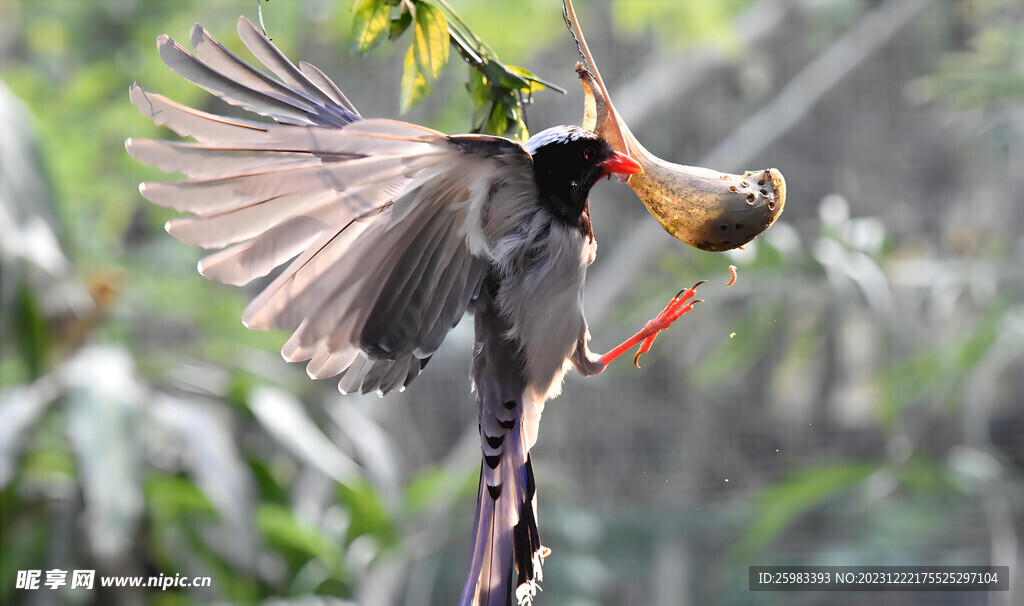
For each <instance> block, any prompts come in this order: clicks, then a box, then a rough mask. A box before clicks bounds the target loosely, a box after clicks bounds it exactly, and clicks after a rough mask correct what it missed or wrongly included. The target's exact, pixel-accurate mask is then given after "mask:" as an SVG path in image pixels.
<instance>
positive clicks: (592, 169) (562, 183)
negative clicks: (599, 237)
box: [526, 126, 641, 224]
mask: <svg viewBox="0 0 1024 606" xmlns="http://www.w3.org/2000/svg"><path fill="white" fill-rule="evenodd" d="M526 150H527V151H529V152H530V154H531V155H532V156H533V173H534V178H535V179H536V180H537V188H538V189H539V190H540V196H541V201H542V202H543V203H544V204H545V205H547V206H548V208H549V209H550V210H551V212H552V213H553V214H554V215H555V216H556V217H558V218H560V219H562V220H564V221H566V222H567V223H570V224H575V223H576V222H577V221H579V219H580V215H582V214H583V213H584V211H585V210H586V208H587V196H589V195H590V188H591V187H593V186H594V184H595V183H597V180H598V179H600V178H601V177H603V176H605V175H608V174H611V173H621V174H635V173H638V172H640V170H641V168H640V165H639V164H637V163H636V162H635V161H633V160H631V159H630V158H629V157H628V156H626V155H624V154H620V153H617V152H616V151H615V150H614V149H612V147H611V145H609V144H608V142H607V141H605V140H604V139H602V138H601V137H599V136H598V135H596V134H595V133H592V132H590V131H589V130H586V129H583V128H580V127H578V126H556V127H554V128H549V129H547V130H545V131H542V132H539V133H537V134H536V135H534V136H532V137H530V140H529V141H527V143H526Z"/></svg>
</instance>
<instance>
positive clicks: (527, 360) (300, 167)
mask: <svg viewBox="0 0 1024 606" xmlns="http://www.w3.org/2000/svg"><path fill="white" fill-rule="evenodd" d="M237 29H238V35H239V37H240V38H241V40H242V42H243V43H244V44H245V45H246V47H248V49H249V50H250V51H251V53H252V54H253V55H254V57H255V58H256V59H257V60H258V61H259V62H260V63H261V64H262V65H263V66H264V67H265V68H266V70H269V73H268V72H267V71H266V70H262V69H259V68H257V67H255V66H254V65H252V64H250V63H249V62H247V61H246V60H244V59H242V58H241V57H239V56H238V55H236V54H235V53H233V52H232V51H230V50H228V49H227V48H226V47H225V46H223V45H222V44H221V43H220V42H218V41H217V40H216V39H215V38H214V37H213V36H212V35H211V34H210V33H209V32H208V31H206V30H205V29H204V28H203V27H201V26H200V25H198V24H196V25H195V26H194V27H193V28H192V30H191V36H190V42H191V45H192V47H193V50H192V51H189V50H187V49H185V48H184V47H183V46H182V45H180V44H178V43H177V42H175V41H174V40H172V39H171V38H169V37H168V36H166V35H162V36H160V37H158V38H157V47H158V50H159V53H160V56H161V58H162V59H163V61H164V62H165V63H166V65H167V66H168V67H169V68H170V69H171V70H173V71H174V72H176V73H177V74H178V75H180V76H182V77H183V78H185V79H186V80H188V81H190V82H192V83H193V84H196V85H198V86H200V87H201V88H203V89H205V90H206V91H208V92H209V93H211V94H213V95H214V96H216V97H219V98H220V99H222V100H223V101H225V102H227V103H228V104H231V105H235V106H239V107H241V108H243V109H245V110H248V111H250V112H253V113H256V114H260V115H262V116H264V119H262V120H261V119H248V118H236V117H226V116H220V115H215V114H211V113H207V112H204V111H200V110H197V109H193V108H190V107H187V106H185V105H181V104H179V103H176V102H174V101H172V100H170V99H169V98H167V97H164V96H162V95H160V94H157V93H155V92H152V91H149V90H147V89H145V88H143V87H142V86H141V85H139V84H138V83H133V84H132V85H131V87H130V91H129V97H130V100H131V101H132V103H133V104H134V105H135V106H136V107H137V108H138V109H139V110H140V111H141V113H142V114H143V115H144V116H148V117H149V118H151V119H152V120H153V121H154V122H155V123H156V124H158V125H162V126H166V127H168V128H170V129H171V130H172V131H174V132H176V133H177V134H178V135H181V136H182V137H187V138H191V139H192V141H169V140H153V139H128V140H127V141H126V149H127V151H128V153H129V154H130V155H131V156H133V157H134V158H136V159H138V160H139V161H141V162H143V163H145V164H149V165H152V166H156V167H158V168H160V169H162V170H164V171H166V172H171V173H183V174H184V175H185V177H186V178H185V179H184V180H179V181H166V182H149V183H143V184H141V185H140V192H141V193H142V195H143V196H144V197H145V198H147V199H148V200H149V201H151V202H153V203H155V204H157V205H160V206H164V207H169V208H172V209H175V210H177V211H180V212H183V213H188V214H186V215H185V216H181V217H178V218H175V219H172V220H171V221H169V222H168V223H167V224H166V226H165V227H166V230H167V231H168V232H169V233H170V234H171V235H172V236H174V237H175V238H177V239H179V240H181V241H182V242H185V243H187V244H191V245H196V246H200V247H204V248H208V249H221V250H219V251H217V252H213V253H212V254H209V255H207V256H205V257H204V258H203V259H202V260H201V261H200V262H199V266H198V270H199V273H201V274H202V275H203V276H205V277H207V278H210V279H212V280H216V281H219V282H223V283H226V284H233V285H238V286H241V285H245V284H247V283H249V282H250V281H252V280H255V279H257V278H261V277H264V276H267V275H268V274H270V273H271V272H273V271H274V270H275V269H276V268H278V267H280V266H284V268H283V270H280V272H279V273H278V274H277V275H276V277H273V279H272V281H270V283H269V285H267V286H266V287H265V288H264V289H263V290H262V292H260V293H259V294H258V295H256V296H255V298H254V299H253V300H252V301H251V302H250V303H249V304H248V306H247V307H246V309H245V311H244V313H243V315H242V321H243V324H244V325H245V326H247V327H248V328H251V329H257V330H268V329H283V330H289V331H293V332H292V335H291V337H290V338H289V339H288V340H287V341H286V343H285V344H284V346H283V348H282V355H283V357H284V358H285V360H287V361H289V362H302V361H304V362H306V371H307V373H308V374H309V376H310V377H312V378H316V379H321V378H328V377H339V379H338V386H339V389H340V390H341V391H342V392H343V393H352V392H361V393H370V392H377V393H379V394H381V395H383V394H387V393H389V392H391V391H394V390H402V389H405V388H406V387H408V386H409V385H410V383H411V382H412V381H413V380H414V379H415V378H416V377H417V376H418V375H419V374H420V373H421V372H422V371H423V369H424V367H425V366H426V365H427V363H428V362H429V360H430V359H431V357H432V356H433V355H434V353H435V352H436V351H437V349H438V348H439V347H440V345H441V343H442V341H443V340H444V338H445V336H446V335H447V334H448V332H449V331H450V330H451V329H452V328H453V327H454V326H455V325H456V324H458V323H459V322H460V320H461V319H462V318H463V316H464V315H466V314H467V312H469V313H470V314H471V315H472V316H473V322H474V329H475V339H474V348H473V354H472V362H471V369H470V378H471V385H472V389H473V391H474V393H475V396H476V400H477V403H478V414H479V417H478V423H479V433H480V445H481V449H482V462H481V473H480V483H479V490H478V494H477V508H476V514H475V519H474V523H473V533H472V539H471V556H470V565H469V570H468V573H467V577H466V582H465V585H464V589H463V592H462V594H461V597H460V602H459V604H460V606H498V605H505V604H512V603H516V604H519V605H520V606H522V605H527V604H532V602H533V600H534V598H535V596H536V595H537V591H538V583H539V582H540V581H541V579H542V560H543V558H544V557H546V556H547V554H548V553H549V552H550V550H548V548H546V547H545V546H543V545H542V544H541V542H540V537H539V529H538V525H537V486H536V482H535V478H534V473H533V463H532V459H531V456H530V450H531V448H532V447H533V446H534V444H535V443H536V441H537V432H538V427H539V423H540V417H541V414H542V412H543V410H544V404H545V402H546V401H548V400H550V399H552V398H554V397H556V396H557V395H559V393H560V392H561V389H562V382H563V378H564V377H565V375H566V373H567V372H568V371H569V370H570V369H572V368H575V369H576V371H578V372H579V373H580V374H582V375H588V376H589V375H595V374H598V373H600V372H601V371H603V370H604V369H605V368H606V367H607V365H608V364H609V363H610V362H611V361H612V360H614V359H615V358H617V357H619V356H620V355H622V354H623V353H625V352H626V351H628V350H629V349H631V348H632V347H634V346H636V345H639V346H640V347H639V350H638V353H637V354H636V355H637V357H638V356H639V355H640V354H641V353H645V352H646V351H648V350H649V349H650V347H651V344H652V343H653V341H654V339H655V337H656V336H657V335H658V334H659V333H660V332H661V331H663V330H664V329H666V328H668V327H669V326H670V325H671V324H672V323H673V322H675V321H676V320H677V319H678V318H679V317H681V316H682V315H683V314H685V313H687V312H688V311H690V309H692V308H693V305H694V304H695V303H698V302H700V300H699V299H695V298H694V297H695V294H696V289H697V287H698V286H699V285H700V284H701V282H698V283H697V284H695V285H694V286H693V287H691V288H688V289H685V290H683V291H680V292H679V293H677V294H676V296H674V297H673V298H672V299H671V300H670V302H669V303H668V304H667V305H666V307H665V308H664V310H662V312H661V313H659V314H658V316H657V317H655V318H654V319H653V320H651V321H650V322H648V323H646V324H645V325H644V327H643V328H642V329H641V330H640V331H638V332H637V333H636V334H635V335H634V336H633V337H632V338H630V339H628V340H627V341H626V342H624V343H623V344H621V345H620V346H618V347H616V348H614V349H612V350H611V351H609V352H608V353H606V354H604V355H596V354H595V353H593V352H592V351H591V350H590V348H589V345H588V342H589V340H590V333H589V329H588V326H587V322H586V319H585V317H584V314H583V287H584V281H585V276H586V271H587V267H588V266H589V265H590V264H591V263H592V262H593V261H594V259H595V256H596V250H597V249H596V241H595V238H594V231H593V226H592V224H591V220H590V209H589V194H590V190H591V188H592V187H593V186H594V185H595V184H596V183H597V182H598V180H600V179H601V178H602V177H605V176H608V177H609V178H610V176H611V175H619V176H620V178H621V177H624V176H628V175H631V174H637V173H639V172H640V171H641V170H642V169H641V166H640V165H639V164H638V163H637V162H636V161H635V160H633V159H632V158H631V157H630V156H629V155H627V154H624V153H621V152H617V151H615V150H614V149H612V147H611V146H610V145H609V143H608V142H607V141H605V140H604V139H602V138H601V137H600V136H598V135H596V134H595V133H593V132H591V131H588V130H585V129H583V128H581V127H578V126H571V125H569V126H556V127H553V128H549V129H546V130H543V131H541V132H538V133H537V134H535V135H533V136H532V137H531V138H530V139H529V140H528V141H527V142H526V143H525V144H522V145H521V144H519V143H517V142H515V141H512V140H510V139H506V138H502V137H496V136H488V135H480V134H465V135H445V134H443V133H440V132H438V131H435V130H432V129H429V128H425V127H422V126H417V125H414V124H411V123H408V122H401V121H397V120H391V119H377V118H369V119H366V118H363V116H362V115H361V114H360V113H359V112H358V111H357V110H356V108H355V106H354V105H353V104H352V103H351V102H350V101H349V100H348V98H347V97H346V96H345V95H344V94H343V93H342V91H341V90H340V89H339V88H338V86H337V85H335V84H334V82H332V81H331V80H330V79H329V78H328V77H327V76H326V75H325V74H324V73H323V72H322V71H320V70H319V69H317V68H316V67H314V66H312V65H310V64H308V63H305V62H300V63H299V64H298V65H297V66H296V65H295V64H293V63H292V62H291V61H290V60H289V59H288V58H287V57H286V56H285V55H284V54H283V53H282V52H281V51H280V50H279V49H278V48H277V47H276V46H275V45H274V44H273V43H271V41H270V40H269V39H268V38H267V36H266V35H265V33H264V32H262V31H261V30H260V29H258V28H257V27H256V26H254V25H253V24H252V22H250V21H249V20H248V19H247V18H245V17H244V16H243V17H241V18H240V19H239V20H238V28H237ZM267 118H269V120H267ZM636 362H637V358H636V357H635V358H634V363H636Z"/></svg>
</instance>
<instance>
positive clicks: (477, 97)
mask: <svg viewBox="0 0 1024 606" xmlns="http://www.w3.org/2000/svg"><path fill="white" fill-rule="evenodd" d="M466 88H467V89H469V97H470V98H471V99H472V100H473V107H480V106H481V105H485V104H487V103H488V102H489V101H490V100H491V89H490V88H488V80H487V77H486V76H484V74H483V72H481V71H480V70H476V69H470V70H469V84H467V85H466Z"/></svg>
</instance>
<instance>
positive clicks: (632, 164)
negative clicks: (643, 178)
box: [598, 152, 644, 175]
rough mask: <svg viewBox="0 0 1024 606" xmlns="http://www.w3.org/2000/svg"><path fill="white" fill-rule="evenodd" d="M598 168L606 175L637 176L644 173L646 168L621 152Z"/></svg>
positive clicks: (615, 153)
mask: <svg viewBox="0 0 1024 606" xmlns="http://www.w3.org/2000/svg"><path fill="white" fill-rule="evenodd" d="M598 166H600V167H601V168H603V169H604V173H605V174H606V175H610V174H617V175H636V174H639V173H642V172H644V167H643V166H640V163H639V162H637V161H636V160H634V159H633V158H630V157H629V156H627V155H626V154H624V153H621V152H614V154H613V155H612V157H611V158H608V159H607V160H605V161H604V162H601V163H600V164H598Z"/></svg>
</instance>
